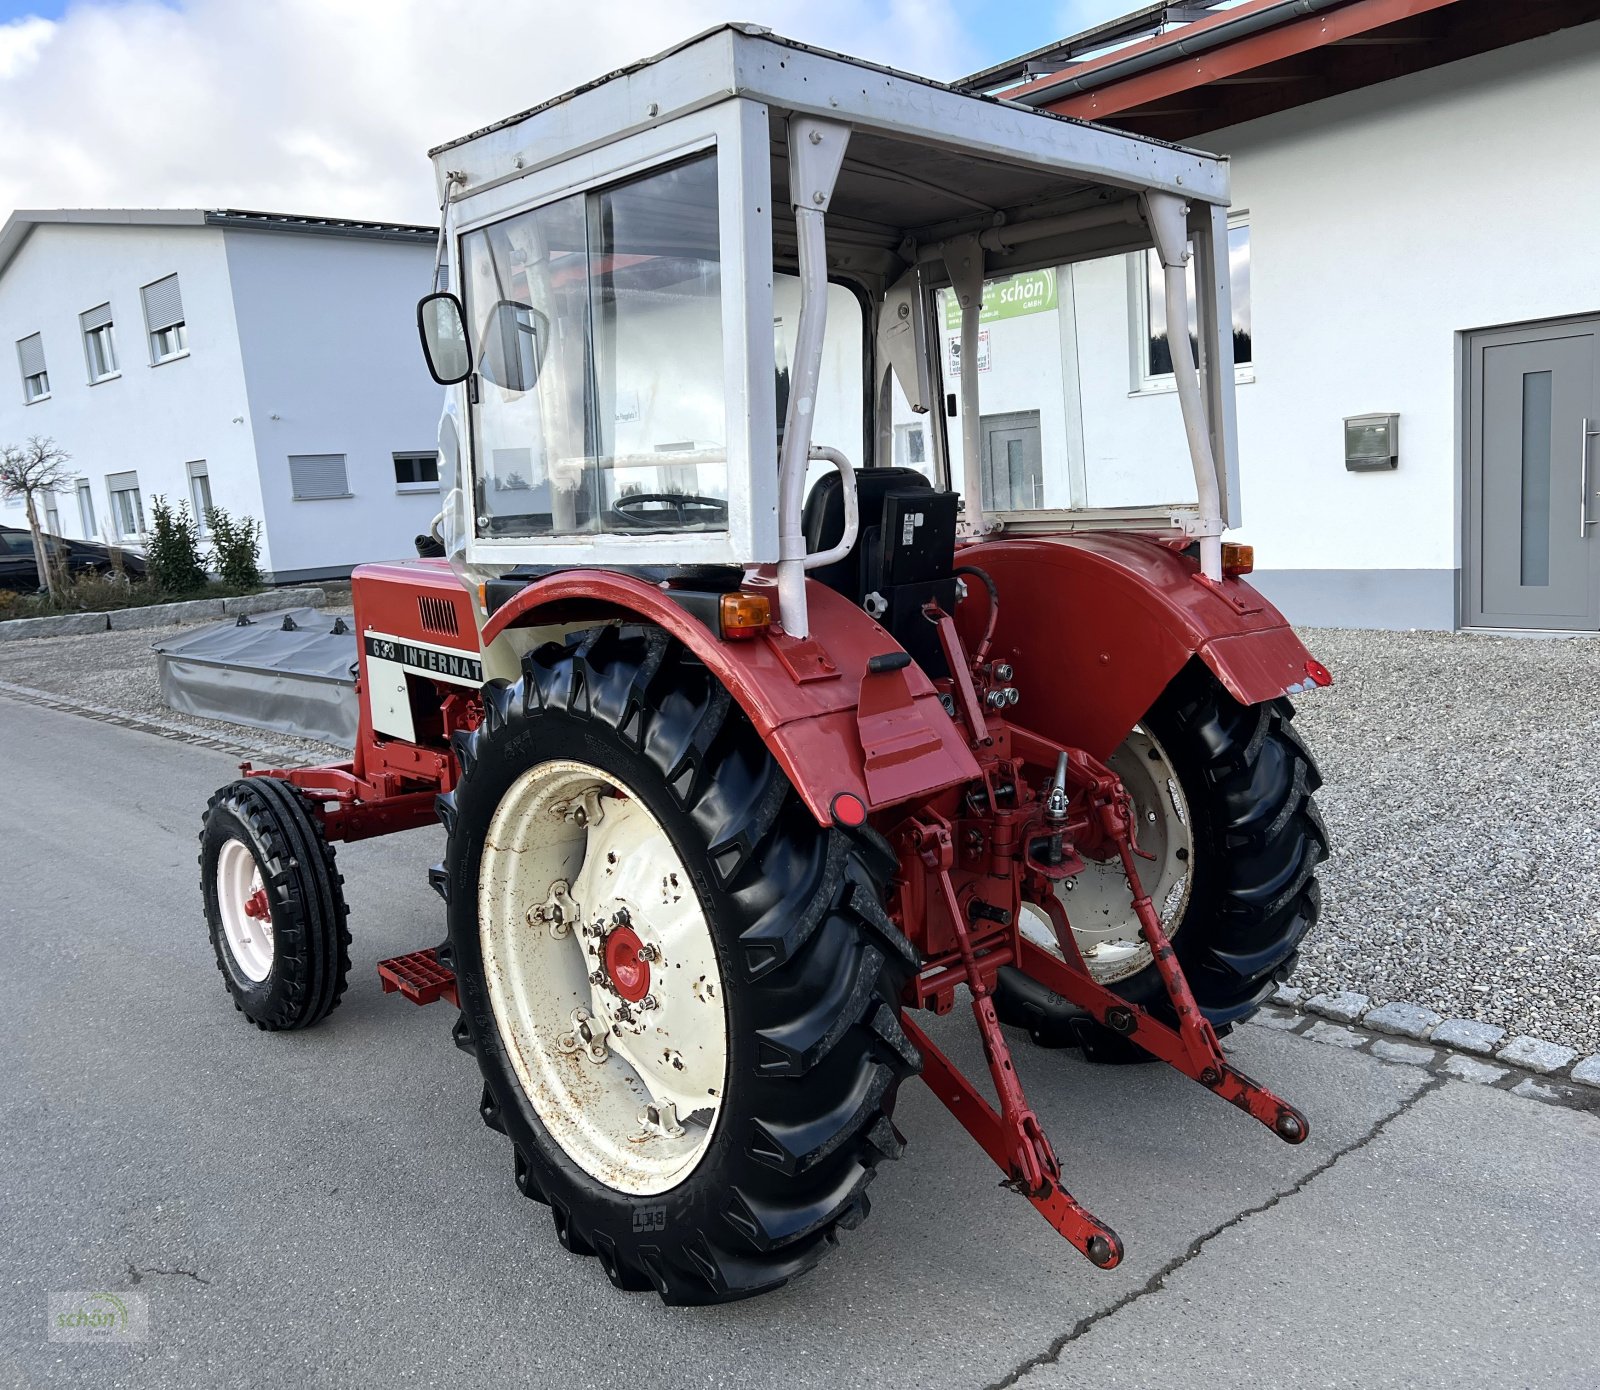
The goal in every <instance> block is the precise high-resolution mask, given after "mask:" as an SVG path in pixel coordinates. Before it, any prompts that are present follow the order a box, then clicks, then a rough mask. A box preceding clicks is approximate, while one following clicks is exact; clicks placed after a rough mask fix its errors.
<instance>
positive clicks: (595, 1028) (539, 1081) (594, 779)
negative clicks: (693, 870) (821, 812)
mask: <svg viewBox="0 0 1600 1390" xmlns="http://www.w3.org/2000/svg"><path fill="white" fill-rule="evenodd" d="M478 942H479V947H480V949H481V951H482V955H483V973H484V981H485V984H486V987H487V991H488V994H489V1000H490V1004H491V1006H492V1008H493V1010H494V1016H495V1023H496V1025H497V1027H498V1029H499V1033H500V1038H501V1040H502V1042H503V1043H504V1045H505V1050H506V1055H507V1059H508V1061H509V1062H510V1064H511V1067H512V1069H513V1071H514V1072H515V1073H516V1077H517V1080H518V1082H519V1084H520V1085H521V1087H522V1091H523V1094H524V1095H525V1096H526V1097H527V1099H528V1102H529V1104H530V1105H531V1106H532V1107H533V1109H534V1111H535V1113H536V1114H537V1115H538V1117H539V1119H540V1121H541V1122H542V1124H543V1126H544V1128H545V1130H546V1131H547V1132H548V1133H549V1134H550V1135H551V1137H552V1138H553V1139H554V1140H555V1141H556V1143H557V1144H559V1145H560V1146H561V1148H562V1150H563V1151H564V1152H565V1153H566V1155H567V1156H568V1157H569V1158H570V1159H572V1161H573V1162H574V1163H576V1164H577V1165H578V1166H579V1167H580V1168H582V1169H583V1170H584V1171H585V1172H586V1173H588V1174H589V1175H590V1176H591V1177H593V1178H595V1179H597V1180H598V1181H599V1182H601V1183H604V1184H605V1185H606V1186H607V1187H610V1188H613V1189H614V1190H616V1191H619V1192H623V1193H626V1194H629V1195H634V1196H648V1195H653V1194H656V1193H661V1192H665V1191H667V1190H669V1189H670V1188H673V1187H675V1186H677V1185H678V1184H679V1183H681V1182H683V1181H684V1180H685V1179H687V1178H688V1177H689V1175H690V1174H691V1173H693V1172H694V1170H695V1169H696V1168H697V1167H698V1166H699V1164H700V1162H701V1161H702V1160H703V1159H704V1157H705V1155H706V1152H707V1151H708V1149H709V1148H710V1145H711V1141H712V1137H713V1135H714V1134H715V1131H716V1127H717V1121H718V1119H719V1117H720V1114H721V1110H722V1101H723V1095H724V1089H725V1085H726V1078H727V1068H728V1025H727V1008H726V1002H725V1000H724V998H723V987H722V973H721V969H720V967H719V964H718V961H717V955H716V949H715V945H714V943H713V941H712V937H711V929H710V925H709V923H708V922H707V920H706V914H705V909H704V906H703V905H702V903H701V901H700V898H699V895H698V894H697V892H696V891H695V887H694V881H693V879H692V877H691V876H690V874H689V873H688V871H687V869H686V868H685V867H684V864H683V861H682V859H681V858H680V857H679V855H678V853H677V850H676V849H675V848H674V847H673V845H672V842H671V840H670V839H669V838H668V837H667V834H666V831H665V830H664V829H663V828H662V826H661V824H660V822H659V821H657V820H656V818H655V817H654V816H653V815H651V813H650V812H649V811H648V810H647V809H646V808H645V806H644V803H643V802H642V801H641V800H640V799H639V797H638V796H637V794H636V793H635V792H634V791H633V790H632V789H631V788H629V787H628V786H627V785H626V784H625V783H624V782H623V781H622V780H621V779H620V778H618V777H617V776H616V775H615V774H612V773H608V772H603V771H601V770H600V769H599V768H597V767H594V766H592V765H590V764H588V763H580V762H574V761H567V760H557V761H551V762H546V763H540V764H539V765H538V766H536V767H533V768H530V769H529V770H528V771H526V772H524V773H523V774H522V775H521V776H520V777H518V778H517V780H516V781H515V782H514V783H513V784H512V785H511V787H510V789H509V790H508V791H507V792H506V794H505V796H504V797H503V798H502V799H501V801H500V804H499V806H498V807H497V808H496V810H495V813H494V816H493V818H492V819H491V821H490V824H489V830H488V834H487V836H486V837H485V840H484V848H483V858H482V862H481V864H480V867H479V876H478Z"/></svg>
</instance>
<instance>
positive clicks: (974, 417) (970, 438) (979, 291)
mask: <svg viewBox="0 0 1600 1390" xmlns="http://www.w3.org/2000/svg"><path fill="white" fill-rule="evenodd" d="M943 252H944V264H945V269H946V271H947V272H948V273H949V275H950V287H951V289H953V290H954V291H955V296H956V303H957V304H959V305H960V306H961V494H962V526H963V528H964V529H965V530H966V532H967V533H968V534H969V535H974V536H981V535H983V533H984V531H985V530H986V529H987V528H986V526H985V523H984V516H983V418H982V416H981V415H979V413H978V411H979V406H978V318H979V315H980V314H981V313H982V312H983V243H982V242H981V241H980V240H979V238H978V236H977V235H971V236H959V237H951V238H950V240H949V241H946V242H945V243H944V245H943Z"/></svg>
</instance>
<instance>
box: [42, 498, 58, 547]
mask: <svg viewBox="0 0 1600 1390" xmlns="http://www.w3.org/2000/svg"><path fill="white" fill-rule="evenodd" d="M44 529H45V530H46V531H48V532H49V533H50V534H51V535H52V536H59V535H60V534H61V509H60V508H59V507H58V506H57V505H56V495H55V493H53V492H47V493H45V495H44Z"/></svg>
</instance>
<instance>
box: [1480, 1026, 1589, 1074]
mask: <svg viewBox="0 0 1600 1390" xmlns="http://www.w3.org/2000/svg"><path fill="white" fill-rule="evenodd" d="M1496 1055H1497V1056H1498V1058H1499V1060H1500V1061H1502V1062H1510V1063H1511V1064H1512V1065H1513V1066H1517V1067H1526V1068H1527V1069H1528V1070H1529V1071H1536V1072H1541V1073H1543V1074H1544V1075H1546V1076H1548V1075H1549V1074H1550V1073H1551V1072H1553V1071H1560V1070H1561V1068H1562V1067H1564V1066H1566V1065H1567V1063H1568V1062H1570V1061H1571V1060H1572V1059H1573V1058H1574V1057H1576V1056H1577V1055H1578V1052H1577V1049H1576V1048H1572V1047H1563V1046H1562V1045H1561V1044H1560V1043H1553V1042H1546V1041H1545V1040H1544V1039H1543V1038H1534V1037H1530V1036H1529V1035H1528V1034H1526V1033H1523V1034H1521V1035H1519V1036H1518V1037H1515V1038H1512V1039H1511V1041H1510V1042H1508V1043H1507V1044H1506V1045H1505V1046H1504V1047H1502V1048H1501V1049H1500V1051H1499V1052H1498V1053H1497V1054H1496Z"/></svg>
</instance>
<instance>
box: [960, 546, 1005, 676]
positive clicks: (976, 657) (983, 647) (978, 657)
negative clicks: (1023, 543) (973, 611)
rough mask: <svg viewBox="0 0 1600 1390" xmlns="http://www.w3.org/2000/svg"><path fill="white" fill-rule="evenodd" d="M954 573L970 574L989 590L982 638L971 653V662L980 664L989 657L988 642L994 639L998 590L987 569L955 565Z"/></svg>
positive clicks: (998, 611)
mask: <svg viewBox="0 0 1600 1390" xmlns="http://www.w3.org/2000/svg"><path fill="white" fill-rule="evenodd" d="M955 573H957V574H970V575H971V576H972V577H973V578H974V579H976V580H977V581H978V582H979V583H981V584H982V585H983V587H984V588H985V589H987V590H988V591H989V621H988V622H987V623H986V624H985V625H984V629H983V640H982V641H981V642H979V643H978V650H977V651H975V652H974V653H973V654H972V664H973V665H974V666H982V665H983V663H984V662H986V661H987V660H988V659H989V644H990V643H991V642H993V641H994V629H995V624H996V623H998V622H999V621H1000V590H999V589H998V588H996V587H995V582H994V580H993V579H991V578H990V577H989V573H988V571H987V570H981V569H979V568H978V567H977V566H976V565H957V566H956V568H955Z"/></svg>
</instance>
